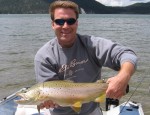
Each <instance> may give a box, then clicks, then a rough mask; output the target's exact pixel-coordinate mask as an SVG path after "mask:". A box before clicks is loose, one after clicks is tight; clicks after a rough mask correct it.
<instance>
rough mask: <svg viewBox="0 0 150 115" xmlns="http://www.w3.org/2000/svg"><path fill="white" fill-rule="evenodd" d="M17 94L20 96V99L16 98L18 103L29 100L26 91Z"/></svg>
mask: <svg viewBox="0 0 150 115" xmlns="http://www.w3.org/2000/svg"><path fill="white" fill-rule="evenodd" d="M16 96H18V97H19V98H20V99H19V100H14V101H15V102H16V103H21V102H25V101H27V100H28V99H27V97H26V95H25V94H24V93H16Z"/></svg>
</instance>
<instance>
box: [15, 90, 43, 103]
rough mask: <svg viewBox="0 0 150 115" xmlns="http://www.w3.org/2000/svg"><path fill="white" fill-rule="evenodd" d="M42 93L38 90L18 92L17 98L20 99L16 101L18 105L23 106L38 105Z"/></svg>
mask: <svg viewBox="0 0 150 115" xmlns="http://www.w3.org/2000/svg"><path fill="white" fill-rule="evenodd" d="M39 94H40V92H39V91H38V90H27V91H26V92H25V91H24V92H18V93H16V96H18V97H19V98H20V99H19V100H15V102H16V103H17V104H21V105H33V104H36V105H37V99H38V97H39Z"/></svg>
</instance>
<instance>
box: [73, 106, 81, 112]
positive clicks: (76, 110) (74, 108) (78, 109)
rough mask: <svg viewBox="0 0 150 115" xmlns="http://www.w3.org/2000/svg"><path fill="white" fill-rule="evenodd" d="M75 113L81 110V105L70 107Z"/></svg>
mask: <svg viewBox="0 0 150 115" xmlns="http://www.w3.org/2000/svg"><path fill="white" fill-rule="evenodd" d="M71 108H72V109H73V110H74V111H75V112H76V113H79V112H80V111H81V107H71Z"/></svg>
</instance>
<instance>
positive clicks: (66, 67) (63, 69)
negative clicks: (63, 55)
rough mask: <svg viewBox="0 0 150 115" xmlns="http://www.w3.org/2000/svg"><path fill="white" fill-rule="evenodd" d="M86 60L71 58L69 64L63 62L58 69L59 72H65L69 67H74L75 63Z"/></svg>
mask: <svg viewBox="0 0 150 115" xmlns="http://www.w3.org/2000/svg"><path fill="white" fill-rule="evenodd" d="M87 62H88V59H85V60H82V61H77V59H73V60H72V61H71V62H70V64H68V65H67V64H63V65H62V66H61V68H60V69H59V73H62V72H65V71H67V70H69V69H70V68H74V67H75V66H77V65H82V64H85V63H87Z"/></svg>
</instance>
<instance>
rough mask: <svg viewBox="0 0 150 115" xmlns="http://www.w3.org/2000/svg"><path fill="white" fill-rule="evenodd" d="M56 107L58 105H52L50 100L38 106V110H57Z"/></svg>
mask: <svg viewBox="0 0 150 115" xmlns="http://www.w3.org/2000/svg"><path fill="white" fill-rule="evenodd" d="M57 107H58V105H57V104H55V103H53V101H51V100H49V101H45V102H44V103H41V104H40V109H43V108H46V109H49V108H57Z"/></svg>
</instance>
